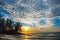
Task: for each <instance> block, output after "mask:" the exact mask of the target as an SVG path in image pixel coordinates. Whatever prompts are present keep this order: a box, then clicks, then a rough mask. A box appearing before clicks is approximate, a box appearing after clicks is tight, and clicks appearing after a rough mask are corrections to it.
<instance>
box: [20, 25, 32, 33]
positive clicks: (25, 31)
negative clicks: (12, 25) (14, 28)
mask: <svg viewBox="0 0 60 40" xmlns="http://www.w3.org/2000/svg"><path fill="white" fill-rule="evenodd" d="M19 32H20V33H22V34H31V33H33V29H32V28H30V27H25V26H22V27H21V31H20V30H19Z"/></svg>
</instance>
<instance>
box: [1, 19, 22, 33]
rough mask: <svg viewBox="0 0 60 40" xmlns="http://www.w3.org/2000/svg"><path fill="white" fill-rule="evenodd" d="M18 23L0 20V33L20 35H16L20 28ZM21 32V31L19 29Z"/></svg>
mask: <svg viewBox="0 0 60 40" xmlns="http://www.w3.org/2000/svg"><path fill="white" fill-rule="evenodd" d="M21 26H22V25H21V24H20V22H15V21H12V20H11V19H8V18H7V19H4V18H0V33H3V34H20V33H18V31H19V29H20V28H21ZM20 31H21V29H20Z"/></svg>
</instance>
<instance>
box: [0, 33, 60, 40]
mask: <svg viewBox="0 0 60 40" xmlns="http://www.w3.org/2000/svg"><path fill="white" fill-rule="evenodd" d="M0 40H60V32H48V33H35V34H27V35H23V34H22V35H19V34H14V35H13V34H12V35H10V34H9V35H8V34H0Z"/></svg>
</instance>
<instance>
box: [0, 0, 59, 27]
mask: <svg viewBox="0 0 60 40" xmlns="http://www.w3.org/2000/svg"><path fill="white" fill-rule="evenodd" d="M18 1H19V0H4V1H3V0H1V1H0V6H2V7H0V17H5V16H7V17H10V16H12V18H14V17H13V15H12V13H9V12H8V10H5V9H4V8H3V7H5V6H7V4H9V5H11V6H13V5H15V4H16V3H17V2H18ZM6 3H7V4H6ZM21 3H22V4H20V5H19V4H18V5H16V6H13V7H12V9H14V10H16V11H17V12H19V11H21V13H22V16H23V15H27V14H29V13H30V14H33V17H34V16H35V17H39V16H41V15H42V18H38V19H41V20H38V24H40V25H45V24H47V22H46V20H47V19H46V20H45V18H49V19H50V18H52V20H48V21H51V23H50V24H53V25H52V26H53V27H60V6H58V5H60V0H48V1H47V0H46V1H44V0H32V1H30V0H22V1H21ZM24 4H26V5H24ZM47 4H48V5H47ZM27 5H30V6H27ZM33 5H35V6H33ZM51 6H52V7H51ZM29 7H31V9H30V8H29ZM49 8H51V10H50V9H49ZM31 10H32V11H31ZM41 10H42V11H41ZM25 11H26V14H23V13H24V12H25ZM39 11H41V13H40V12H39ZM32 12H33V13H32ZM36 12H38V13H39V14H41V15H39V14H38V16H37V15H35V14H34V13H36ZM50 12H51V14H50V15H49V14H48V13H50ZM36 14H37V13H36ZM45 14H48V16H49V17H48V16H46V15H45ZM9 15H10V16H9ZM20 15H21V14H20ZM16 16H17V15H16ZM18 16H19V15H18ZM24 17H26V16H24ZM27 17H28V16H27ZM43 18H44V19H43ZM32 19H33V18H32ZM32 19H31V20H32ZM34 19H35V18H34ZM34 19H33V20H34ZM34 21H35V20H34ZM34 26H35V25H34Z"/></svg>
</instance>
